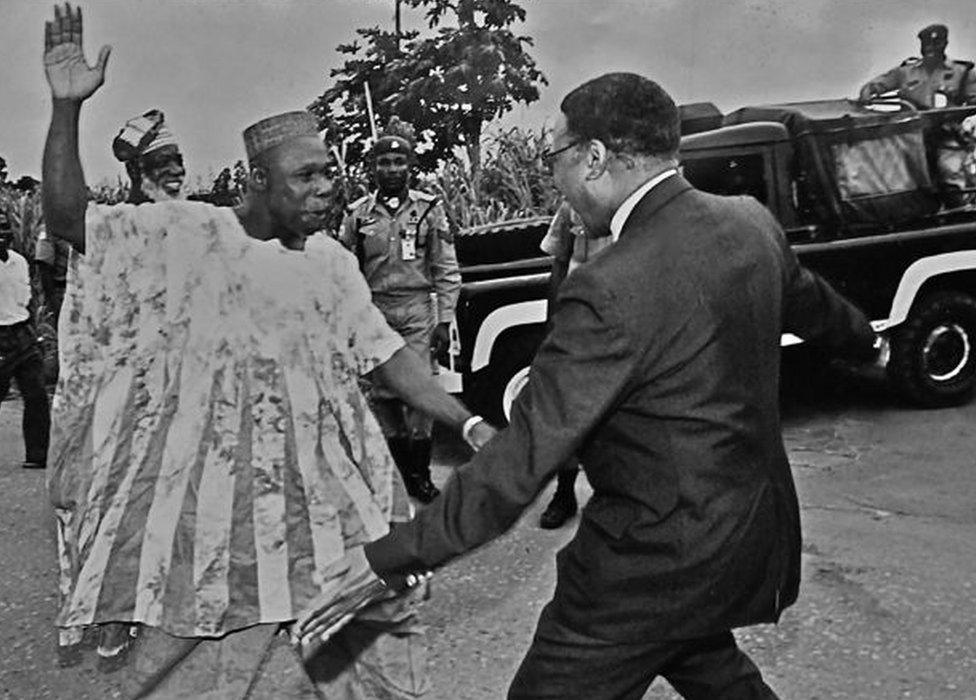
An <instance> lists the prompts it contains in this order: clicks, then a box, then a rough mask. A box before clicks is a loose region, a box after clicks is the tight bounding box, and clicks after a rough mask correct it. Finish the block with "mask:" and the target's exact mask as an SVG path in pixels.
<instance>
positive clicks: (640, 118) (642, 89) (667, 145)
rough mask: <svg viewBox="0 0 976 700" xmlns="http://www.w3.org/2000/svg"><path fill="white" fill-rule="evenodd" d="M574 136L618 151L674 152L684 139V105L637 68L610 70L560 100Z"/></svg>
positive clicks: (570, 131)
mask: <svg viewBox="0 0 976 700" xmlns="http://www.w3.org/2000/svg"><path fill="white" fill-rule="evenodd" d="M559 108H560V109H561V110H562V112H563V114H564V115H566V127H567V129H568V131H569V133H571V134H572V135H573V136H575V137H577V138H579V139H584V140H591V139H596V140H599V141H602V142H603V144H604V145H606V147H607V148H609V149H610V150H612V151H617V152H621V153H629V154H632V155H654V156H661V157H673V156H674V155H675V154H676V153H677V152H678V144H679V142H680V138H681V129H680V119H679V117H678V108H677V107H676V106H675V104H674V100H672V99H671V96H670V95H669V94H668V93H667V92H665V90H664V88H662V87H661V86H660V85H658V84H657V83H655V82H654V81H653V80H649V79H647V78H645V77H644V76H642V75H637V74H636V73H606V74H605V75H601V76H600V77H599V78H594V79H593V80H590V81H588V82H585V83H583V84H582V85H580V86H579V87H578V88H576V89H575V90H573V91H572V92H570V93H569V94H568V95H566V97H565V98H563V101H562V103H561V104H560V105H559Z"/></svg>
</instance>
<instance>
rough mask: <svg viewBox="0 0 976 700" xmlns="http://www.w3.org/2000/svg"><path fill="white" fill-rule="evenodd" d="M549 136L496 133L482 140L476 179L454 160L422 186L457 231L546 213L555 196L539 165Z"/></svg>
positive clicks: (460, 161) (459, 160)
mask: <svg viewBox="0 0 976 700" xmlns="http://www.w3.org/2000/svg"><path fill="white" fill-rule="evenodd" d="M548 137H549V133H548V130H547V129H545V128H544V129H542V130H541V131H539V132H532V131H530V130H526V129H520V128H518V127H512V128H511V129H507V130H504V131H498V132H496V133H495V134H493V135H491V136H489V137H488V138H487V139H486V142H485V146H484V157H483V162H482V170H481V173H480V177H478V178H476V177H475V176H474V174H473V173H472V172H471V168H470V166H469V164H468V163H467V162H466V161H465V160H464V159H463V158H454V159H452V160H451V161H449V162H447V163H445V164H444V165H443V166H442V167H441V168H440V169H439V170H438V171H437V173H436V175H435V176H434V177H433V178H431V179H429V180H428V181H426V182H425V183H424V184H426V185H427V187H428V188H429V189H431V190H432V191H433V192H434V193H435V194H438V195H439V196H440V197H441V200H442V201H443V203H444V207H445V209H446V210H447V216H448V219H449V220H450V222H451V224H452V225H453V226H454V227H455V228H456V229H464V228H470V227H472V226H478V225H481V224H489V223H494V222H497V221H504V220H507V219H518V218H523V217H530V216H538V215H542V214H551V213H553V212H554V211H555V209H556V207H557V206H558V194H557V192H556V189H555V187H554V186H553V183H552V174H551V173H550V172H548V170H547V169H546V168H545V167H544V166H543V163H542V154H543V152H544V151H545V149H546V147H547V144H548V143H549V138H548Z"/></svg>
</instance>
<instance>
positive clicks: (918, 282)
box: [871, 250, 976, 331]
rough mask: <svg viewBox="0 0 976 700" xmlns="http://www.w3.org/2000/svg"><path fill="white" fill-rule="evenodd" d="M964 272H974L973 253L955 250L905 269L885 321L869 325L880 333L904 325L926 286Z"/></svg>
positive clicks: (974, 252)
mask: <svg viewBox="0 0 976 700" xmlns="http://www.w3.org/2000/svg"><path fill="white" fill-rule="evenodd" d="M963 270H976V250H958V251H955V252H952V253H941V254H939V255H932V256H929V257H927V258H921V259H919V260H916V261H915V262H913V263H912V264H911V265H909V266H908V269H907V270H905V274H903V275H902V277H901V281H900V282H899V283H898V289H897V290H896V291H895V298H894V299H893V300H892V302H891V313H889V314H888V319H887V321H882V322H875V323H872V324H871V325H873V326H874V328H875V330H878V331H881V330H884V329H885V328H891V327H892V326H897V325H898V324H899V323H903V322H904V321H905V319H907V318H908V312H909V310H911V308H912V302H914V301H915V297H916V296H917V295H918V290H919V289H921V288H922V285H923V284H925V282H927V281H928V280H930V279H932V278H933V277H937V276H939V275H943V274H946V273H949V272H961V271H963Z"/></svg>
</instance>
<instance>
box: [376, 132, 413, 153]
mask: <svg viewBox="0 0 976 700" xmlns="http://www.w3.org/2000/svg"><path fill="white" fill-rule="evenodd" d="M384 153H405V154H407V155H411V154H412V153H413V146H411V145H410V142H409V141H408V140H407V139H405V138H404V137H402V136H394V135H388V136H380V138H379V139H377V141H376V143H375V144H374V145H373V155H374V156H380V155H383V154H384Z"/></svg>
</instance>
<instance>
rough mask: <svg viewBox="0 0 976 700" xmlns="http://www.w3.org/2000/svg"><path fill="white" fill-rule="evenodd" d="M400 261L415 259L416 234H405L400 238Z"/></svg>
mask: <svg viewBox="0 0 976 700" xmlns="http://www.w3.org/2000/svg"><path fill="white" fill-rule="evenodd" d="M400 259H401V260H416V259H417V235H416V234H414V233H411V232H407V233H404V234H402V235H401V236H400Z"/></svg>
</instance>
